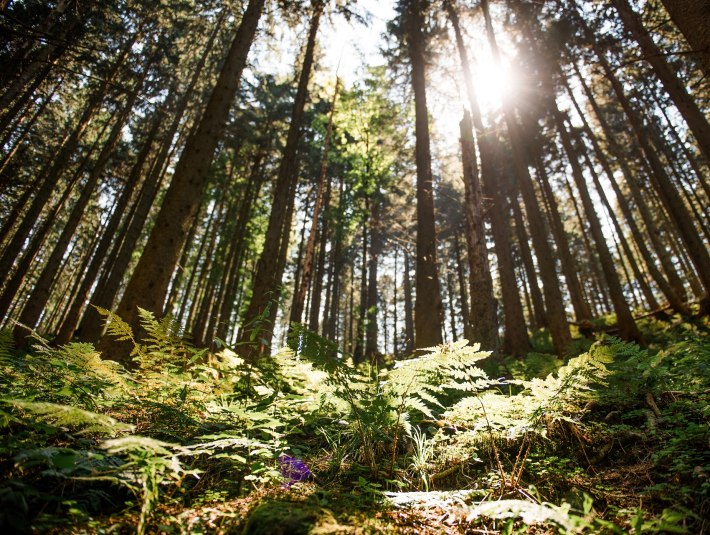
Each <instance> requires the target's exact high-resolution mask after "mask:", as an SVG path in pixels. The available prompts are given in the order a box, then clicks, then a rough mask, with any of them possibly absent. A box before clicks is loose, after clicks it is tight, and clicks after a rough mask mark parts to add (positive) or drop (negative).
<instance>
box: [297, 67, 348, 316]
mask: <svg viewBox="0 0 710 535" xmlns="http://www.w3.org/2000/svg"><path fill="white" fill-rule="evenodd" d="M339 85H340V80H336V82H335V89H334V90H333V99H332V101H331V103H330V112H329V114H328V126H327V127H326V131H325V139H324V140H323V156H322V158H321V166H320V174H319V176H318V184H317V186H316V198H315V204H314V205H313V213H312V214H311V229H310V232H309V234H308V241H307V242H306V249H305V251H304V253H303V255H304V256H303V263H302V266H303V268H302V269H303V271H302V272H301V280H300V283H299V285H298V291H297V292H296V293H295V294H294V297H293V304H292V305H291V321H292V322H300V321H301V320H302V316H303V308H304V303H305V301H306V292H307V291H308V287H309V285H310V283H311V277H312V275H313V262H314V259H315V253H316V238H317V236H318V226H319V222H320V217H321V211H322V209H323V201H324V198H325V193H326V189H330V186H329V185H326V181H327V180H328V154H329V151H330V138H331V135H332V133H333V114H334V113H335V103H336V100H337V98H338V89H339Z"/></svg>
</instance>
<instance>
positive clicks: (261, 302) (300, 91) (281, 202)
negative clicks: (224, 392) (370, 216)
mask: <svg viewBox="0 0 710 535" xmlns="http://www.w3.org/2000/svg"><path fill="white" fill-rule="evenodd" d="M324 7H325V2H324V0H313V3H312V10H313V12H312V15H311V22H310V28H309V31H308V40H307V42H306V51H305V55H304V57H303V65H302V67H301V74H300V77H299V80H298V88H297V90H296V97H295V100H294V103H293V109H292V113H291V122H290V124H289V130H288V134H287V138H286V146H285V148H284V152H283V158H282V160H281V164H280V166H279V171H278V176H277V179H276V185H275V186H274V197H273V202H272V204H271V214H270V216H269V224H268V227H267V230H266V236H265V238H264V249H263V250H262V252H261V256H260V257H259V261H258V262H257V267H256V274H255V276H254V286H253V289H252V297H251V301H250V302H249V306H248V308H247V311H246V313H245V316H244V318H245V327H244V329H243V330H242V332H241V336H240V342H242V343H243V344H244V345H242V347H241V351H242V354H243V356H245V357H246V358H250V359H254V358H256V357H257V356H258V355H261V354H265V353H268V352H269V350H270V341H271V337H272V334H273V321H274V318H275V317H276V309H277V308H278V295H277V293H278V291H279V286H280V285H281V282H282V281H281V279H282V276H283V267H282V264H283V262H282V260H281V258H282V257H283V258H285V256H286V253H285V252H282V249H284V247H282V242H284V241H286V243H287V242H288V237H289V236H290V233H291V217H290V213H291V211H292V210H291V209H289V208H290V206H292V201H293V198H292V196H293V192H295V189H296V188H295V185H296V181H297V179H298V174H297V165H296V164H297V162H296V156H297V150H298V140H299V138H300V134H301V122H302V118H303V112H304V109H305V105H306V98H307V96H308V81H309V80H310V75H311V69H312V66H313V56H314V52H315V46H316V36H317V33H318V26H319V24H320V18H321V15H322V13H323V9H324ZM286 248H287V247H286ZM265 342H266V343H265Z"/></svg>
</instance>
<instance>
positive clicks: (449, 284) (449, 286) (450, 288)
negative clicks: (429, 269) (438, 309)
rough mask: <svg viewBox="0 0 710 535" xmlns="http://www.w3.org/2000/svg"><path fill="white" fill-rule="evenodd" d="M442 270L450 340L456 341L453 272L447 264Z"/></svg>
mask: <svg viewBox="0 0 710 535" xmlns="http://www.w3.org/2000/svg"><path fill="white" fill-rule="evenodd" d="M444 272H445V276H444V281H445V282H446V297H447V299H446V300H447V301H448V302H449V322H450V325H451V340H452V341H453V342H456V341H458V334H457V332H456V330H457V329H456V306H455V304H454V301H455V299H454V298H455V297H456V293H455V292H454V282H453V280H452V277H453V274H452V272H451V270H450V269H449V267H448V266H445V269H444ZM484 349H485V348H484Z"/></svg>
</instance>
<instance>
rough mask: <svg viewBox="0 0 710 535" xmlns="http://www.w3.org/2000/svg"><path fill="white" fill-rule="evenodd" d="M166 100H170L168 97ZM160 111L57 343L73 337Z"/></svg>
mask: <svg viewBox="0 0 710 535" xmlns="http://www.w3.org/2000/svg"><path fill="white" fill-rule="evenodd" d="M166 100H170V97H168V98H167V99H166ZM162 111H163V110H162V108H161V109H159V110H157V111H156V113H155V117H154V118H153V124H152V126H151V128H150V131H149V132H148V134H147V135H146V137H145V139H144V140H143V147H142V148H141V151H140V152H139V153H138V155H137V156H136V162H135V163H134V165H133V168H132V170H131V173H130V175H129V176H128V178H127V180H126V185H125V187H124V188H123V191H122V192H121V196H120V197H119V199H118V201H117V203H116V207H115V208H114V210H113V212H112V214H111V217H110V219H109V221H108V223H107V224H106V228H105V229H104V232H103V234H102V236H101V239H100V240H99V241H98V243H97V246H96V249H95V250H94V256H93V258H92V259H91V262H90V263H89V264H88V265H87V267H86V270H84V271H83V277H82V283H81V285H80V286H79V288H78V289H77V291H76V294H75V296H74V299H73V301H72V303H71V304H70V306H69V309H68V310H67V313H66V315H65V316H64V318H63V320H62V323H61V325H60V326H59V331H58V333H57V336H56V338H55V343H56V344H57V345H61V344H66V343H68V342H70V341H71V339H72V337H73V336H74V331H75V330H76V327H77V325H78V322H79V319H80V317H81V313H82V310H83V309H84V304H85V302H86V299H87V297H88V296H89V292H90V291H91V287H92V286H93V285H94V282H96V278H97V276H98V275H99V270H100V268H101V265H102V264H103V263H104V261H105V260H106V253H107V252H108V250H109V248H110V247H111V242H112V241H113V240H114V239H115V237H116V232H117V230H118V228H119V225H120V223H121V219H122V218H123V216H124V215H125V214H124V212H125V209H126V207H127V206H128V204H129V202H130V200H131V198H132V197H133V194H134V193H135V190H136V188H137V187H138V184H139V183H140V177H141V175H142V174H143V169H144V166H145V163H146V161H147V160H148V155H149V154H150V151H151V150H152V147H153V142H154V141H155V137H156V136H157V133H158V129H159V127H160V122H161V119H162V113H161V112H162Z"/></svg>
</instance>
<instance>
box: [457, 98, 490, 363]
mask: <svg viewBox="0 0 710 535" xmlns="http://www.w3.org/2000/svg"><path fill="white" fill-rule="evenodd" d="M460 129H461V155H462V162H463V181H464V190H465V191H464V199H465V204H464V211H465V213H466V241H467V244H468V263H469V285H470V288H471V311H470V314H471V315H470V320H469V321H470V323H471V330H472V334H473V340H472V341H473V342H480V344H481V347H482V348H483V349H484V350H488V351H493V352H494V353H496V352H497V351H498V313H497V310H496V308H497V307H496V300H495V297H494V295H493V279H492V278H491V269H490V266H489V263H488V247H487V246H486V234H485V230H486V229H485V224H484V222H483V191H482V188H481V183H480V181H479V180H478V167H477V164H476V149H475V145H474V139H473V124H472V122H471V115H470V114H469V112H468V111H465V112H464V118H463V120H462V121H461V123H460ZM449 298H451V297H449Z"/></svg>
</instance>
